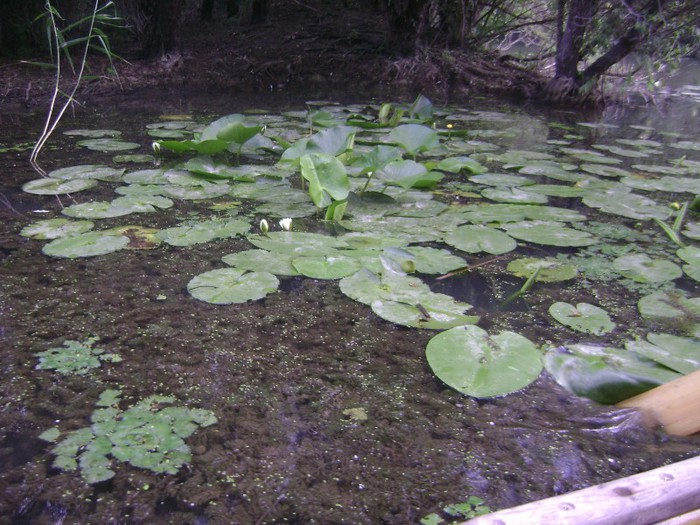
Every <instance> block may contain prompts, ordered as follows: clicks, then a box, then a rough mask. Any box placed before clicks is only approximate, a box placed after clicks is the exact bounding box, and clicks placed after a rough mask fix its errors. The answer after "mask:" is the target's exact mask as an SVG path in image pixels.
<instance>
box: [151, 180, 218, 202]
mask: <svg viewBox="0 0 700 525" xmlns="http://www.w3.org/2000/svg"><path fill="white" fill-rule="evenodd" d="M229 191H230V188H229V187H228V186H227V185H226V184H202V185H199V186H175V185H168V186H164V187H163V194H164V195H165V196H167V197H171V198H173V199H181V200H204V199H215V198H216V197H222V196H223V195H227V194H228V192H229Z"/></svg>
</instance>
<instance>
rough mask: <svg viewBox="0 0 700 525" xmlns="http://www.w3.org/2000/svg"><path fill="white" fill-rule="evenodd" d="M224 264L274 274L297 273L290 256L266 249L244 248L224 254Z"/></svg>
mask: <svg viewBox="0 0 700 525" xmlns="http://www.w3.org/2000/svg"><path fill="white" fill-rule="evenodd" d="M221 260H222V261H224V262H225V263H226V264H228V265H230V266H235V267H236V268H239V269H241V270H247V271H250V272H252V271H257V270H264V271H266V272H270V273H273V274H275V275H299V272H298V271H297V270H296V269H295V268H294V266H292V256H291V255H289V254H284V253H280V252H269V251H267V250H246V251H242V252H237V253H231V254H229V255H224V256H223V257H222V258H221Z"/></svg>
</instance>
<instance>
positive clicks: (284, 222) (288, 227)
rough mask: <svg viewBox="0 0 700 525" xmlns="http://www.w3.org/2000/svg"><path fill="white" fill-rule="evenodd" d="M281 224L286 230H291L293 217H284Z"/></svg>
mask: <svg viewBox="0 0 700 525" xmlns="http://www.w3.org/2000/svg"><path fill="white" fill-rule="evenodd" d="M280 226H281V228H282V229H283V230H284V231H287V232H288V231H290V230H291V229H292V219H290V218H289V217H287V218H285V219H282V220H281V221H280Z"/></svg>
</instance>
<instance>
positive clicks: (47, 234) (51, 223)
mask: <svg viewBox="0 0 700 525" xmlns="http://www.w3.org/2000/svg"><path fill="white" fill-rule="evenodd" d="M94 226H95V223H94V222H91V221H71V220H68V219H61V218H56V219H46V220H43V221H37V222H35V223H32V224H30V225H28V226H25V227H24V228H22V231H21V232H19V234H20V235H21V236H22V237H29V238H30V239H58V238H59V237H68V236H69V235H75V234H77V233H85V232H87V231H90V230H92V229H93V228H94Z"/></svg>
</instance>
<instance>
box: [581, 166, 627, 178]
mask: <svg viewBox="0 0 700 525" xmlns="http://www.w3.org/2000/svg"><path fill="white" fill-rule="evenodd" d="M581 169H582V170H583V171H585V172H586V173H592V174H593V175H598V176H600V177H628V176H629V175H631V173H630V172H629V171H627V170H624V169H622V168H618V167H616V166H608V165H606V164H581Z"/></svg>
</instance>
